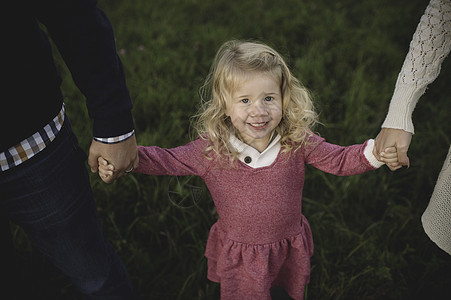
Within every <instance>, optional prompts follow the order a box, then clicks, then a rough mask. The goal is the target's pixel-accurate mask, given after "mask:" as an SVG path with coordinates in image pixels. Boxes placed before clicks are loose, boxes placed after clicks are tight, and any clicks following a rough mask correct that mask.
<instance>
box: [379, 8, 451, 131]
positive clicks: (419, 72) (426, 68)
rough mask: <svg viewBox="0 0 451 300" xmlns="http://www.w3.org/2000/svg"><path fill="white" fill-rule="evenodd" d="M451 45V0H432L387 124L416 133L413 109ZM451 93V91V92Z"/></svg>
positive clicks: (385, 123) (411, 48) (414, 42)
mask: <svg viewBox="0 0 451 300" xmlns="http://www.w3.org/2000/svg"><path fill="white" fill-rule="evenodd" d="M450 49H451V0H432V1H431V2H430V3H429V5H428V7H427V8H426V11H425V13H424V15H423V16H422V17H421V20H420V23H419V24H418V27H417V29H416V31H415V33H414V35H413V38H412V41H411V42H410V49H409V52H408V53H407V56H406V59H405V60H404V64H403V66H402V69H401V72H400V73H399V75H398V80H397V81H396V86H395V91H394V93H393V97H392V99H391V102H390V108H389V111H388V114H387V117H386V119H385V121H384V123H383V124H382V127H383V128H397V129H403V130H405V131H408V132H411V133H414V128H413V123H412V113H413V110H414V108H415V105H416V104H417V102H418V99H420V97H421V96H422V95H423V94H424V92H425V91H426V88H427V86H428V84H430V83H431V82H433V81H434V80H435V79H436V78H437V76H438V74H439V73H440V66H441V64H442V62H443V60H444V59H445V57H446V56H447V55H448V53H449V51H450ZM450 96H451V95H450Z"/></svg>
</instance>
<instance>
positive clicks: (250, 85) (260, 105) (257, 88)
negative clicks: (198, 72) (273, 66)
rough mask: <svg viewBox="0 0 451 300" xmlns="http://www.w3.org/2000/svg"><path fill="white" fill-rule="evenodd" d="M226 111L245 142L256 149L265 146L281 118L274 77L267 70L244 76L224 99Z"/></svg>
mask: <svg viewBox="0 0 451 300" xmlns="http://www.w3.org/2000/svg"><path fill="white" fill-rule="evenodd" d="M226 115H227V116H229V117H230V119H231V121H232V124H233V126H234V127H235V128H236V129H237V130H238V132H239V133H240V135H241V137H242V138H243V139H244V142H245V143H246V144H248V145H250V146H252V147H254V148H255V149H257V150H258V151H260V152H262V151H263V150H265V149H266V147H267V146H268V144H269V140H270V138H271V136H272V133H273V132H274V129H276V128H277V126H278V125H279V123H280V120H281V119H282V96H281V91H280V84H279V82H278V80H277V79H276V78H275V77H274V76H272V75H271V74H269V73H256V72H252V73H250V74H248V75H247V76H245V77H244V79H243V82H242V83H241V84H240V86H239V87H238V88H237V89H236V90H235V91H234V92H233V93H232V97H231V99H230V101H228V103H227V110H226Z"/></svg>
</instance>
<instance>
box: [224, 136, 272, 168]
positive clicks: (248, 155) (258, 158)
mask: <svg viewBox="0 0 451 300" xmlns="http://www.w3.org/2000/svg"><path fill="white" fill-rule="evenodd" d="M279 141H280V135H279V134H277V136H276V137H275V138H274V139H273V140H272V142H271V143H270V144H269V145H268V147H266V149H265V150H264V151H263V152H261V153H260V152H258V150H257V149H255V148H253V147H251V146H249V145H248V144H246V143H243V142H242V141H240V140H239V139H238V138H237V137H236V136H235V135H233V134H231V135H230V138H229V142H230V144H231V145H232V146H233V147H234V148H235V149H236V151H237V152H238V153H239V154H238V159H239V160H240V161H241V162H243V163H244V164H246V165H248V166H249V167H251V168H254V169H255V168H261V167H266V166H269V165H271V164H272V163H273V162H274V161H275V160H276V158H277V155H278V154H279V151H280V142H279Z"/></svg>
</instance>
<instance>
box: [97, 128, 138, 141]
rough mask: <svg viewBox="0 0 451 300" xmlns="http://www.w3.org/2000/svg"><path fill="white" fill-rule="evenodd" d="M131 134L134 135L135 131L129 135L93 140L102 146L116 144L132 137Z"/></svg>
mask: <svg viewBox="0 0 451 300" xmlns="http://www.w3.org/2000/svg"><path fill="white" fill-rule="evenodd" d="M133 134H135V130H132V131H130V132H129V133H126V134H123V135H120V136H115V137H108V138H99V137H94V140H95V141H97V142H101V143H104V144H117V143H120V142H123V141H125V140H126V139H128V138H130V137H132V136H133Z"/></svg>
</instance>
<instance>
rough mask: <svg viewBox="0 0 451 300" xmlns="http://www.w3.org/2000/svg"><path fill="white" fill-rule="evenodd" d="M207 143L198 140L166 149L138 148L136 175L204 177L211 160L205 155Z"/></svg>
mask: <svg viewBox="0 0 451 300" xmlns="http://www.w3.org/2000/svg"><path fill="white" fill-rule="evenodd" d="M204 149H205V142H204V141H203V140H201V139H197V140H195V141H193V142H190V143H188V144H186V145H184V146H180V147H176V148H172V149H165V148H160V147H156V146H147V147H145V146H138V155H139V166H138V168H137V169H135V170H134V172H136V173H142V174H148V175H174V176H187V175H196V176H200V177H203V175H205V173H206V172H207V170H208V167H209V165H210V164H211V160H208V159H207V158H205V156H204V155H203V153H202V151H203V150H204Z"/></svg>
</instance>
